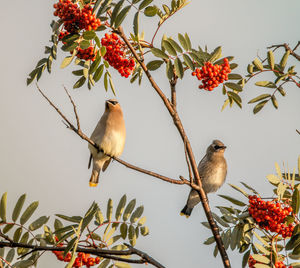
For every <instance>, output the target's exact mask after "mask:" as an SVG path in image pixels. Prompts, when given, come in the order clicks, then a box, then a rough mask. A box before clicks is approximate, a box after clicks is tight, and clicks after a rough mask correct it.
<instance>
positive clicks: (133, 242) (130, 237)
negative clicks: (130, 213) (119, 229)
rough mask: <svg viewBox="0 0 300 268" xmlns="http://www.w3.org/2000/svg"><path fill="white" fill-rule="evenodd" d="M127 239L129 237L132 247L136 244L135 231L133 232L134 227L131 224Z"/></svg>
mask: <svg viewBox="0 0 300 268" xmlns="http://www.w3.org/2000/svg"><path fill="white" fill-rule="evenodd" d="M128 239H129V242H130V245H132V246H133V247H134V246H135V244H136V233H135V228H134V226H133V225H130V226H129V229H128Z"/></svg>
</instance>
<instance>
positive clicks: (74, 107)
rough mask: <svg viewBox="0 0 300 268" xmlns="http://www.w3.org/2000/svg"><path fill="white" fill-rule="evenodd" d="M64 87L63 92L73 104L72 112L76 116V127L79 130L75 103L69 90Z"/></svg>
mask: <svg viewBox="0 0 300 268" xmlns="http://www.w3.org/2000/svg"><path fill="white" fill-rule="evenodd" d="M64 89H65V92H66V93H67V95H68V97H69V99H70V102H71V103H72V105H73V109H74V114H75V117H76V122H77V129H78V130H80V122H79V116H78V113H77V108H76V105H75V103H74V101H73V99H72V97H71V95H70V93H69V91H68V90H67V88H66V87H65V86H64Z"/></svg>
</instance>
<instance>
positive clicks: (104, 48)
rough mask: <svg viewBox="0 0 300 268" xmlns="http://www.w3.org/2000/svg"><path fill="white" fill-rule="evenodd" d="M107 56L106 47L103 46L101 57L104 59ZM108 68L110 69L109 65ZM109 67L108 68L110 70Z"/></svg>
mask: <svg viewBox="0 0 300 268" xmlns="http://www.w3.org/2000/svg"><path fill="white" fill-rule="evenodd" d="M105 54H106V47H105V46H103V47H101V48H100V55H101V56H102V57H104V56H105ZM104 63H105V61H104ZM108 67H109V65H108ZM108 67H107V68H108Z"/></svg>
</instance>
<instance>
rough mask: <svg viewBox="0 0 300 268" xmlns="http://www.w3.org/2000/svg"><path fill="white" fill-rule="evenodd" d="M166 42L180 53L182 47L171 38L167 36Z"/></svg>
mask: <svg viewBox="0 0 300 268" xmlns="http://www.w3.org/2000/svg"><path fill="white" fill-rule="evenodd" d="M168 42H169V43H170V44H171V46H172V47H173V48H174V49H175V50H176V51H177V52H179V53H182V48H181V47H180V46H179V45H178V44H177V42H175V41H174V40H173V39H171V38H168Z"/></svg>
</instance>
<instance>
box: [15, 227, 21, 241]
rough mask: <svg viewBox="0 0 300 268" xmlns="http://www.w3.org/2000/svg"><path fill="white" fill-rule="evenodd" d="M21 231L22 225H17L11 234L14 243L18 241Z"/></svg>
mask: <svg viewBox="0 0 300 268" xmlns="http://www.w3.org/2000/svg"><path fill="white" fill-rule="evenodd" d="M22 231H23V229H22V227H19V228H18V229H16V230H15V232H14V235H13V241H14V242H15V243H18V242H19V239H20V237H21V234H22Z"/></svg>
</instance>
